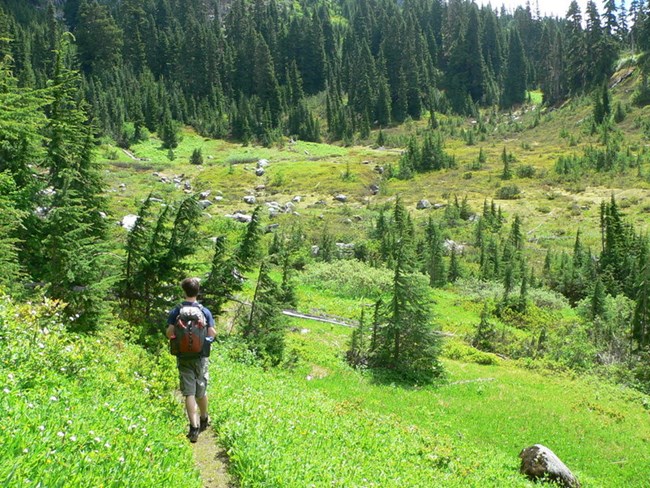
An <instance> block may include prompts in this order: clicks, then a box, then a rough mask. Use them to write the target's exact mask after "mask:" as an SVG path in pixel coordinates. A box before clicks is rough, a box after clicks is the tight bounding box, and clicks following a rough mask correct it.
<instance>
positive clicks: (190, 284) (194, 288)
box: [181, 278, 201, 298]
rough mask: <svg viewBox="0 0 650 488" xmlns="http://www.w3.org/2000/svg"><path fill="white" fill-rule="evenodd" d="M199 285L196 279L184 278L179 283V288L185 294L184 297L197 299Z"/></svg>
mask: <svg viewBox="0 0 650 488" xmlns="http://www.w3.org/2000/svg"><path fill="white" fill-rule="evenodd" d="M200 287H201V285H200V284H199V279H198V278H185V279H184V280H183V281H181V288H182V289H183V291H184V292H185V296H186V297H188V298H192V297H197V296H198V295H199V288H200Z"/></svg>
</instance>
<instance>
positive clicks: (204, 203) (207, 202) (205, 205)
mask: <svg viewBox="0 0 650 488" xmlns="http://www.w3.org/2000/svg"><path fill="white" fill-rule="evenodd" d="M199 205H201V207H203V208H208V207H209V206H210V205H212V202H211V201H210V200H199Z"/></svg>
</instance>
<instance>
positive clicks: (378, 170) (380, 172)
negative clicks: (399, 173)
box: [373, 166, 384, 175]
mask: <svg viewBox="0 0 650 488" xmlns="http://www.w3.org/2000/svg"><path fill="white" fill-rule="evenodd" d="M373 170H374V171H375V173H379V174H380V175H383V174H384V167H383V166H375V167H374V168H373Z"/></svg>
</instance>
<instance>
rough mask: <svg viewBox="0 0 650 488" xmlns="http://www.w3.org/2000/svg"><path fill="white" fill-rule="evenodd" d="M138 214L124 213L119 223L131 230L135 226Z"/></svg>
mask: <svg viewBox="0 0 650 488" xmlns="http://www.w3.org/2000/svg"><path fill="white" fill-rule="evenodd" d="M138 218H139V217H138V216H137V215H133V214H129V215H125V216H124V217H122V220H120V225H121V226H122V227H124V228H125V229H126V230H128V231H131V230H133V227H135V223H136V222H137V221H138Z"/></svg>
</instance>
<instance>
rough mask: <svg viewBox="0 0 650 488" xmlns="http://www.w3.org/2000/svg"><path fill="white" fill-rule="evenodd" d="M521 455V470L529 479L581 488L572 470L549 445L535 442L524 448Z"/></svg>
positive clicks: (569, 487)
mask: <svg viewBox="0 0 650 488" xmlns="http://www.w3.org/2000/svg"><path fill="white" fill-rule="evenodd" d="M519 457H520V458H521V467H520V468H519V471H520V472H521V473H522V474H525V475H526V476H527V477H528V478H529V479H531V480H535V481H537V480H540V481H549V482H553V483H556V484H559V485H560V486H563V487H564V488H580V482H579V481H578V480H577V478H576V477H575V476H574V475H573V473H572V472H571V470H569V468H567V467H566V465H565V464H564V463H563V462H562V461H560V458H558V457H557V456H556V455H555V453H554V452H553V451H551V450H550V449H549V448H548V447H545V446H543V445H541V444H535V445H534V446H530V447H527V448H525V449H524V450H522V451H521V452H520V453H519Z"/></svg>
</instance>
